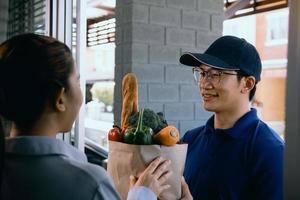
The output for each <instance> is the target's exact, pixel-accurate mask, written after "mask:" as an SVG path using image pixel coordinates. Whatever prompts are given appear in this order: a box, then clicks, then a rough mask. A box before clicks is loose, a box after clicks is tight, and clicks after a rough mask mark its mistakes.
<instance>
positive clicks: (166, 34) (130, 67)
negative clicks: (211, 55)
mask: <svg viewBox="0 0 300 200" xmlns="http://www.w3.org/2000/svg"><path fill="white" fill-rule="evenodd" d="M116 20H117V23H116V24H117V26H116V68H115V76H116V85H115V110H114V114H115V123H119V122H120V113H121V106H122V103H121V83H122V82H121V81H122V77H123V75H124V74H125V73H127V72H134V73H135V74H136V75H137V77H138V81H139V106H140V107H147V108H150V109H153V110H154V111H156V112H159V111H163V112H164V114H165V116H166V118H167V121H168V122H169V123H170V124H173V125H175V126H177V127H178V128H179V130H180V131H181V134H182V135H183V134H184V133H185V131H186V130H188V129H191V128H194V127H197V126H199V125H203V124H204V123H205V121H206V119H207V118H208V117H209V116H211V113H209V112H206V111H205V110H204V109H203V108H202V106H201V98H200V95H199V90H198V87H197V85H196V84H195V82H194V80H193V76H192V71H191V68H189V67H186V66H183V65H181V64H179V57H180V54H181V53H182V52H185V51H192V52H203V51H204V50H205V49H206V48H207V46H208V45H210V44H211V42H212V41H213V40H215V39H216V38H217V37H219V36H221V33H222V22H223V1H222V0H122V1H117V6H116Z"/></svg>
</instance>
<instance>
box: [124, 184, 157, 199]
mask: <svg viewBox="0 0 300 200" xmlns="http://www.w3.org/2000/svg"><path fill="white" fill-rule="evenodd" d="M156 199H157V197H156V195H155V193H154V192H152V190H150V189H149V188H147V187H144V186H136V187H133V188H131V189H130V190H129V192H128V196H127V200H156Z"/></svg>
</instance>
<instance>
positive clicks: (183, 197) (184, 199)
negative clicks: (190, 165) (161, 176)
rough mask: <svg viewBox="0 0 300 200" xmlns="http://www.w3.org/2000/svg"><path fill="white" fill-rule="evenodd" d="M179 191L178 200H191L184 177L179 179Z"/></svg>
mask: <svg viewBox="0 0 300 200" xmlns="http://www.w3.org/2000/svg"><path fill="white" fill-rule="evenodd" d="M181 191H182V195H181V198H180V200H193V196H192V194H191V192H190V189H189V186H188V184H187V183H186V182H185V180H184V177H182V178H181Z"/></svg>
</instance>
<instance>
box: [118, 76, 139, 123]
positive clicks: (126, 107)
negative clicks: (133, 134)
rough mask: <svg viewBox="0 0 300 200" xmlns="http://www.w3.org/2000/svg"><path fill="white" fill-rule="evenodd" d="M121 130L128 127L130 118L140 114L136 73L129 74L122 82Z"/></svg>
mask: <svg viewBox="0 0 300 200" xmlns="http://www.w3.org/2000/svg"><path fill="white" fill-rule="evenodd" d="M122 97H123V103H122V113H121V128H122V129H125V128H126V127H128V118H129V117H130V116H131V115H133V114H134V113H137V112H138V84H137V78H136V76H135V74H134V73H128V74H126V75H125V76H124V77H123V81H122Z"/></svg>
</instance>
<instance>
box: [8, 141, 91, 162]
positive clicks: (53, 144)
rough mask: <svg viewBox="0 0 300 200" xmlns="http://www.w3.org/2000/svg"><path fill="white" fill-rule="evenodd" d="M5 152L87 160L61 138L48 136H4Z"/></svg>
mask: <svg viewBox="0 0 300 200" xmlns="http://www.w3.org/2000/svg"><path fill="white" fill-rule="evenodd" d="M5 152H6V153H8V154H18V155H25V156H42V155H62V156H65V157H67V158H69V159H72V160H77V161H81V162H87V158H86V156H85V154H84V153H82V152H81V151H79V150H78V149H76V148H74V147H73V146H71V145H69V144H67V143H65V142H63V141H62V140H58V139H56V138H52V137H48V136H20V137H13V138H6V140H5Z"/></svg>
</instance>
